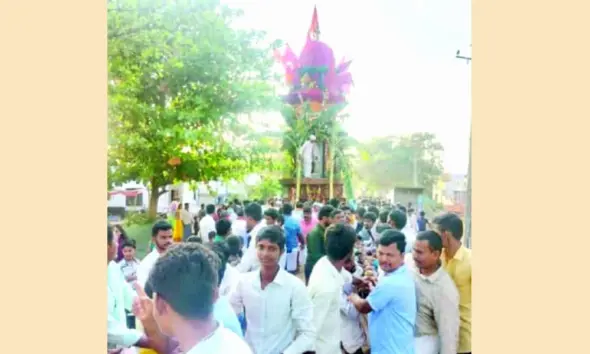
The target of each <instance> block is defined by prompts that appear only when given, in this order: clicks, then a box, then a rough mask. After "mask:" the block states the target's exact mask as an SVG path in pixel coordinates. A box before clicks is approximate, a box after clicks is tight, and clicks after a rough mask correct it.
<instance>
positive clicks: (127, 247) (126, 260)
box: [117, 239, 139, 283]
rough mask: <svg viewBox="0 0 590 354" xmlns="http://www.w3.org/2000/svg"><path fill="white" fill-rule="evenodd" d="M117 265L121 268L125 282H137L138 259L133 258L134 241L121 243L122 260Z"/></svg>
mask: <svg viewBox="0 0 590 354" xmlns="http://www.w3.org/2000/svg"><path fill="white" fill-rule="evenodd" d="M117 264H118V265H119V267H121V271H122V272H123V276H124V277H125V280H127V282H129V283H132V282H134V281H136V280H137V268H138V267H139V259H137V258H135V240H133V239H130V240H128V241H125V243H123V259H122V260H120V261H119V263H117Z"/></svg>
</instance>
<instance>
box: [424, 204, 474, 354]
mask: <svg viewBox="0 0 590 354" xmlns="http://www.w3.org/2000/svg"><path fill="white" fill-rule="evenodd" d="M432 224H433V226H434V227H433V229H434V230H435V231H436V232H437V233H438V234H439V235H440V236H441V238H442V241H443V247H444V249H443V253H442V255H441V260H442V262H443V267H444V268H445V270H446V271H447V273H448V274H449V275H450V276H451V278H452V279H453V281H454V282H455V285H456V286H457V290H458V291H459V316H460V320H461V324H460V328H459V347H458V350H457V351H458V352H459V354H468V353H469V354H471V250H470V249H469V248H467V247H465V246H463V244H462V243H461V237H462V236H463V221H462V220H461V219H460V218H459V216H457V215H456V214H453V213H446V214H443V215H440V216H438V217H436V218H435V219H434V220H433V221H432Z"/></svg>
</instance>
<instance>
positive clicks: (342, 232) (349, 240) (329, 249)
mask: <svg viewBox="0 0 590 354" xmlns="http://www.w3.org/2000/svg"><path fill="white" fill-rule="evenodd" d="M355 242H356V231H355V230H354V229H353V228H352V227H351V226H350V225H345V224H340V223H339V224H334V225H331V226H330V227H328V228H327V229H326V255H327V256H328V258H330V259H331V260H333V261H341V260H343V259H346V257H348V256H350V254H351V252H352V250H353V248H354V244H355Z"/></svg>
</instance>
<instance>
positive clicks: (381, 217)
mask: <svg viewBox="0 0 590 354" xmlns="http://www.w3.org/2000/svg"><path fill="white" fill-rule="evenodd" d="M388 215H389V212H388V211H387V210H383V211H382V212H380V213H379V221H380V222H382V223H386V222H387V216H388Z"/></svg>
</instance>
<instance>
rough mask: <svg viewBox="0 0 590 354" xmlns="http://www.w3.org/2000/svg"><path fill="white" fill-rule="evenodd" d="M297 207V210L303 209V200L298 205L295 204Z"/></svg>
mask: <svg viewBox="0 0 590 354" xmlns="http://www.w3.org/2000/svg"><path fill="white" fill-rule="evenodd" d="M295 207H296V208H297V209H301V208H303V202H302V201H301V200H300V201H298V202H297V204H295Z"/></svg>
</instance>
